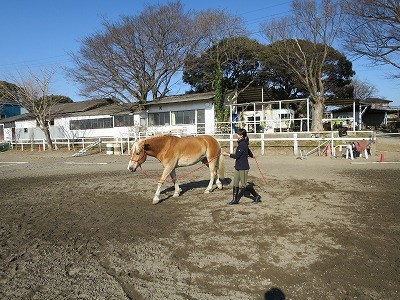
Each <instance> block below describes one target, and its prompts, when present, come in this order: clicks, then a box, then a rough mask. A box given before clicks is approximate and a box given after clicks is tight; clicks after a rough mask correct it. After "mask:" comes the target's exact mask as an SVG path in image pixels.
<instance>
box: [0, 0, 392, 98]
mask: <svg viewBox="0 0 400 300" xmlns="http://www.w3.org/2000/svg"><path fill="white" fill-rule="evenodd" d="M159 2H160V3H166V2H168V1H135V0H68V1H67V0H57V1H54V0H34V1H29V0H13V1H6V2H3V4H2V5H1V9H0V20H1V21H0V24H1V25H2V26H1V27H2V34H1V44H0V80H6V81H12V80H11V79H12V76H15V75H16V74H17V72H18V71H19V72H23V71H24V70H26V69H27V68H30V69H32V70H34V71H35V70H39V69H40V68H54V69H56V70H57V72H56V74H55V76H54V82H53V84H52V93H54V94H61V95H66V96H69V97H71V98H72V99H73V100H74V101H81V100H85V99H84V98H83V97H82V96H80V95H79V86H78V85H77V84H75V83H73V82H71V81H70V80H68V79H67V78H66V76H65V74H64V72H63V70H62V67H64V66H68V67H70V66H72V65H71V59H70V57H69V55H68V53H69V52H71V51H72V52H77V51H78V50H79V48H80V45H81V41H82V39H83V38H85V37H87V36H89V35H91V34H93V33H95V32H96V31H99V30H101V29H102V25H101V24H102V20H103V19H104V18H106V19H107V20H117V19H119V17H120V16H122V15H137V14H138V13H140V11H142V10H143V8H144V7H145V6H146V5H148V4H156V3H159ZM181 2H182V3H183V4H184V7H185V9H188V10H189V9H193V10H204V9H208V8H217V9H224V10H227V11H229V12H231V13H232V14H236V15H238V16H240V17H241V18H243V20H244V23H245V25H246V26H247V27H248V29H249V30H250V31H251V32H252V33H253V35H252V38H256V39H258V40H260V41H261V42H263V43H265V40H263V38H262V36H261V35H260V34H259V33H258V31H259V24H260V23H263V22H265V21H268V20H271V19H274V18H279V17H282V16H284V15H285V14H287V13H289V12H290V9H291V7H290V3H291V1H280V0H270V1H265V0H254V1H243V0H222V1H217V0H214V1H210V0H201V1H189V0H187V1H183V0H182V1H181ZM338 50H341V49H338ZM353 69H354V70H355V71H356V76H357V78H359V79H361V80H364V81H369V82H371V83H372V84H374V85H375V86H376V88H377V89H378V93H377V96H379V97H384V98H386V99H388V100H393V103H392V105H400V80H395V79H390V78H389V76H390V74H391V73H393V72H395V71H396V70H394V69H393V68H391V67H389V66H381V65H372V64H371V63H369V62H368V61H366V60H363V59H360V60H356V61H354V62H353ZM185 90H186V87H185V86H181V87H180V88H177V89H176V92H175V93H183V92H185Z"/></svg>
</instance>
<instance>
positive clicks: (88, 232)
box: [0, 137, 400, 300]
mask: <svg viewBox="0 0 400 300" xmlns="http://www.w3.org/2000/svg"><path fill="white" fill-rule="evenodd" d="M381 154H383V155H384V161H385V162H384V163H380V162H379V160H380V157H381V156H380V155H381ZM71 155H72V152H65V151H53V152H30V151H24V152H21V151H7V152H3V153H0V220H1V225H0V226H1V227H0V242H1V248H0V298H1V299H269V300H271V299H279V300H282V299H335V300H336V299H399V298H400V240H399V237H400V201H399V199H400V197H399V191H400V189H399V186H400V138H399V137H395V138H378V141H377V143H376V144H375V145H374V148H373V155H372V156H371V157H370V158H369V159H368V160H365V159H364V158H357V159H355V160H354V161H351V160H346V159H341V158H337V159H334V158H329V157H309V158H307V159H304V160H299V159H296V158H295V157H293V156H281V155H276V154H274V153H272V152H268V151H267V153H266V155H265V156H258V157H257V161H258V163H259V165H260V168H261V170H262V172H263V174H264V176H265V178H266V180H267V182H266V183H264V181H263V178H262V176H261V175H260V173H259V171H258V169H257V165H256V163H255V161H254V160H253V161H251V171H250V175H251V176H250V181H252V182H254V183H255V185H256V189H257V190H258V191H259V192H260V193H261V195H262V203H260V204H258V205H254V204H251V199H250V198H248V197H244V198H243V199H242V200H241V202H240V204H239V205H236V206H228V205H227V204H226V203H227V202H228V201H229V200H230V198H231V188H232V186H231V180H230V179H231V178H232V175H233V160H230V159H227V160H226V161H225V167H226V177H227V178H226V179H225V180H224V189H223V190H215V191H214V192H212V193H210V194H204V193H203V191H204V189H205V188H206V185H207V183H208V172H207V169H206V168H202V169H200V170H198V171H197V172H195V173H193V174H190V175H185V176H184V178H182V180H181V183H182V185H181V187H182V189H183V193H182V195H181V196H180V197H179V198H172V197H171V196H172V194H173V188H172V185H171V184H170V183H168V184H166V185H165V186H164V191H163V193H162V198H163V199H165V201H163V202H161V203H160V204H157V205H153V204H152V198H153V195H154V192H155V188H156V182H155V180H154V179H151V178H149V177H158V176H160V174H161V165H160V164H159V163H158V162H157V161H155V160H151V159H149V160H148V161H147V162H146V163H145V164H144V165H143V169H144V171H145V172H146V173H144V172H140V171H138V172H137V173H135V174H131V173H129V172H128V171H127V163H128V157H127V156H114V155H105V154H92V155H87V156H84V157H72V156H71ZM391 162H393V163H391ZM196 167H197V166H196ZM193 168H195V167H189V168H182V169H178V172H177V174H178V176H179V175H182V174H187V172H190V171H191V170H193Z"/></svg>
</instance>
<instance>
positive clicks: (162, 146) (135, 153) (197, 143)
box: [128, 135, 224, 204]
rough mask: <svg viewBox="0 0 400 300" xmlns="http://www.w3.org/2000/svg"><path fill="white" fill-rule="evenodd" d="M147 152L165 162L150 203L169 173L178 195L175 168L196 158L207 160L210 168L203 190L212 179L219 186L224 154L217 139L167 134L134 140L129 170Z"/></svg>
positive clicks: (157, 200)
mask: <svg viewBox="0 0 400 300" xmlns="http://www.w3.org/2000/svg"><path fill="white" fill-rule="evenodd" d="M147 155H149V156H152V157H155V158H157V159H158V160H159V161H160V162H161V164H162V165H163V166H164V171H163V173H162V175H161V178H160V180H159V181H158V186H157V190H156V193H155V195H154V198H153V204H157V203H158V202H160V192H161V186H162V184H163V183H164V181H165V180H166V179H167V177H168V176H171V178H172V181H173V182H174V186H175V192H174V197H178V196H179V194H180V192H181V191H182V190H181V188H180V187H179V185H178V183H177V180H176V173H175V169H176V168H178V167H186V166H191V165H194V164H196V163H198V162H199V161H201V162H202V163H204V164H206V165H207V166H208V167H209V169H210V182H209V184H208V186H207V188H206V190H205V193H209V192H210V191H211V190H212V187H213V183H214V179H215V178H216V182H215V183H216V185H217V187H218V188H219V189H222V183H221V180H220V176H221V177H222V178H223V176H224V170H223V156H221V146H220V145H219V143H218V141H217V140H216V139H215V138H213V137H211V136H197V137H184V138H179V137H176V136H171V135H166V136H159V137H153V138H149V139H145V140H143V141H141V142H135V143H134V144H133V148H132V152H131V157H130V160H129V164H128V170H129V171H131V172H135V171H136V170H137V168H138V167H139V166H140V165H141V164H143V163H144V162H145V161H146V159H147Z"/></svg>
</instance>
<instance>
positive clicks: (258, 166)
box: [253, 157, 267, 185]
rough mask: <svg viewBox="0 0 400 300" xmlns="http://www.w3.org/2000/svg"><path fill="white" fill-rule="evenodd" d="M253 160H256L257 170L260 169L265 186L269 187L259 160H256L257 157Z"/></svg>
mask: <svg viewBox="0 0 400 300" xmlns="http://www.w3.org/2000/svg"><path fill="white" fill-rule="evenodd" d="M253 158H254V160H255V161H256V165H257V168H258V172H260V174H261V177H262V179H263V180H264V183H265V185H267V180H266V179H265V177H264V174H263V172H261V168H260V165H259V164H258V160H257V158H255V157H253Z"/></svg>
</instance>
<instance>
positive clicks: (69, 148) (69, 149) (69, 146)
mask: <svg viewBox="0 0 400 300" xmlns="http://www.w3.org/2000/svg"><path fill="white" fill-rule="evenodd" d="M67 145H68V151H71V145H70V144H69V139H67Z"/></svg>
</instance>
